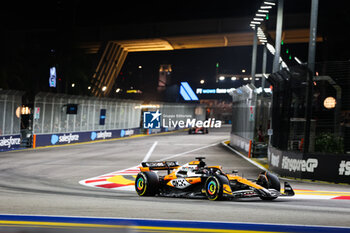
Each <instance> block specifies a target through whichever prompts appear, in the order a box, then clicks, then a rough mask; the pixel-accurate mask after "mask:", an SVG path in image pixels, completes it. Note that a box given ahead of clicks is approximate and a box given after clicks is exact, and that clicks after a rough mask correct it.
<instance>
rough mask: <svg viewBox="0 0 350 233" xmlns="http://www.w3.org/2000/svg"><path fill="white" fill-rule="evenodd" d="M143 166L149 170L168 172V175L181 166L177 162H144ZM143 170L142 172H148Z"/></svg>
mask: <svg viewBox="0 0 350 233" xmlns="http://www.w3.org/2000/svg"><path fill="white" fill-rule="evenodd" d="M141 165H142V168H148V169H149V170H167V171H168V173H169V172H170V170H171V169H175V168H178V167H179V164H178V163H177V162H176V161H161V162H142V163H141ZM142 168H141V170H146V169H142ZM148 169H147V170H148Z"/></svg>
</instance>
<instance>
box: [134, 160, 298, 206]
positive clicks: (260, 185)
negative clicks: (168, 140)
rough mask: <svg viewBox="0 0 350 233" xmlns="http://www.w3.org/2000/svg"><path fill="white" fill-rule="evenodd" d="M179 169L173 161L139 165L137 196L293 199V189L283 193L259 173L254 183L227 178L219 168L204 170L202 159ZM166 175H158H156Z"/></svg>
mask: <svg viewBox="0 0 350 233" xmlns="http://www.w3.org/2000/svg"><path fill="white" fill-rule="evenodd" d="M196 159H197V160H196V161H192V162H189V163H186V164H184V165H183V166H179V165H178V163H177V162H175V161H164V162H142V164H141V165H142V167H140V170H141V172H140V173H139V174H138V175H137V177H136V180H135V190H136V192H137V194H138V195H139V196H167V197H202V198H204V197H207V198H208V199H209V200H212V201H214V200H222V199H234V198H247V197H259V198H261V199H262V200H273V199H276V198H277V197H279V196H294V191H293V189H292V187H291V186H290V185H289V184H288V183H287V182H285V183H284V193H281V192H280V189H281V185H280V181H279V179H278V177H277V176H275V175H274V174H272V173H270V172H265V171H264V172H261V173H260V174H259V176H258V178H257V179H256V180H248V179H245V178H243V177H240V176H238V175H237V171H233V173H232V174H226V173H224V172H223V171H222V167H221V166H206V163H205V162H204V161H203V160H204V159H205V158H204V157H197V158H196ZM162 170H163V171H167V174H164V175H160V174H159V172H158V171H162Z"/></svg>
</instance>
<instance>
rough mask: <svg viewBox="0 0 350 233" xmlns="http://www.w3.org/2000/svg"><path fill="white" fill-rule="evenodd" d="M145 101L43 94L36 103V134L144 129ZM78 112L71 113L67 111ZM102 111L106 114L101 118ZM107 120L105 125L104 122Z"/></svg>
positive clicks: (34, 131) (37, 96) (34, 117)
mask: <svg viewBox="0 0 350 233" xmlns="http://www.w3.org/2000/svg"><path fill="white" fill-rule="evenodd" d="M140 104H141V101H134V100H116V99H107V98H105V99H99V98H95V97H86V96H72V95H64V94H52V93H39V94H38V95H36V96H35V103H34V115H33V119H34V128H33V133H34V134H52V133H69V132H83V131H97V130H112V129H128V128H137V127H139V126H140V114H141V109H140V108H137V106H139V105H140ZM69 107H73V108H74V107H76V113H75V114H74V113H73V114H67V108H69ZM101 110H103V111H104V112H105V113H104V115H101ZM101 117H102V118H104V119H105V121H104V124H100V119H101Z"/></svg>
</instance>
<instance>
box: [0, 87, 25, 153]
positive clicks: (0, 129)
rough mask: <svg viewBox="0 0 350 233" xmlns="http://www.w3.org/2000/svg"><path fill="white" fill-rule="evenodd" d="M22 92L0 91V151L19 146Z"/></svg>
mask: <svg viewBox="0 0 350 233" xmlns="http://www.w3.org/2000/svg"><path fill="white" fill-rule="evenodd" d="M22 95H23V92H20V91H13V90H6V91H5V90H0V151H4V150H11V149H15V148H18V147H19V146H20V138H21V136H20V131H21V119H20V114H21V105H22Z"/></svg>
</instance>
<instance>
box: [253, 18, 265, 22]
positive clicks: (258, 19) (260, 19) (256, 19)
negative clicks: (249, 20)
mask: <svg viewBox="0 0 350 233" xmlns="http://www.w3.org/2000/svg"><path fill="white" fill-rule="evenodd" d="M253 20H255V21H264V19H262V18H254V19H253Z"/></svg>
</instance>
